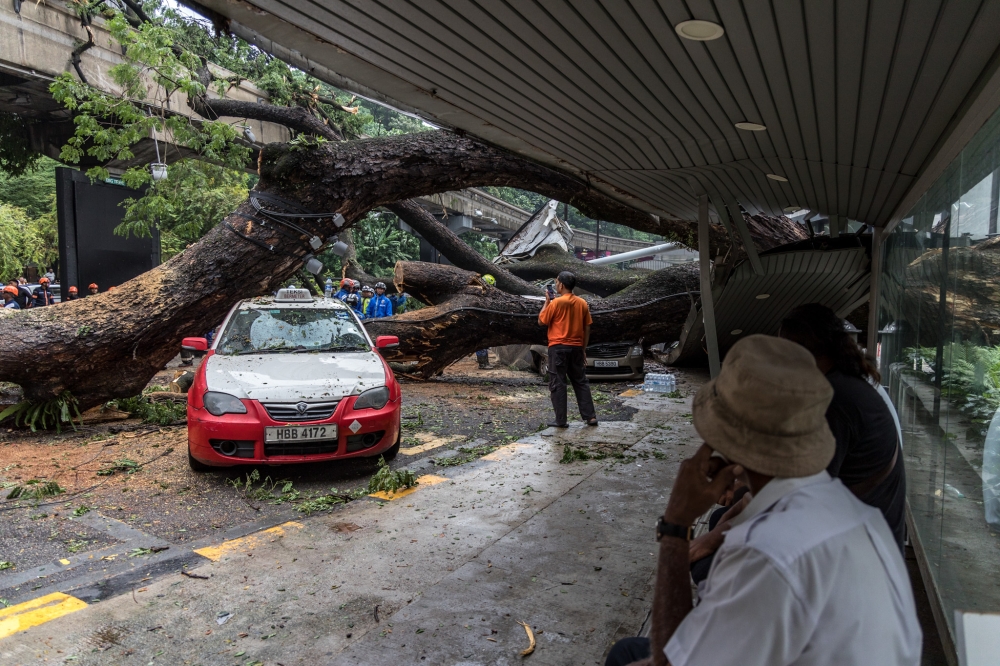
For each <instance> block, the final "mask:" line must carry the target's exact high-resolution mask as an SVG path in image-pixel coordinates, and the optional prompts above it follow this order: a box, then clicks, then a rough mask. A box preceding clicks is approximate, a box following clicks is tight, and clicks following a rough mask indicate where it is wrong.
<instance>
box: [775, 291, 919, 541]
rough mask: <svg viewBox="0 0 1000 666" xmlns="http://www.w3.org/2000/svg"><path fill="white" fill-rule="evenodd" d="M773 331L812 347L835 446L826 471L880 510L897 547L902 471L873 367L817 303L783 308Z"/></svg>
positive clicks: (903, 487) (896, 441)
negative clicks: (827, 393)
mask: <svg viewBox="0 0 1000 666" xmlns="http://www.w3.org/2000/svg"><path fill="white" fill-rule="evenodd" d="M779 335H780V336H781V337H783V338H786V339H788V340H791V341H793V342H797V343H799V344H800V345H802V346H803V347H805V348H806V349H808V350H809V351H810V352H812V355H813V357H814V358H815V359H816V366H817V367H818V368H819V369H820V371H821V372H823V374H825V375H826V379H827V381H829V382H830V385H831V386H833V400H832V401H830V406H829V408H828V409H827V412H826V422H827V424H828V425H829V426H830V430H831V431H832V432H833V436H834V438H835V439H836V441H837V450H836V453H835V454H834V456H833V460H832V461H831V462H830V465H829V466H828V467H827V470H826V471H827V472H829V473H830V476H833V477H836V478H839V479H840V480H841V481H842V482H843V484H844V485H845V486H847V488H848V490H850V491H851V492H852V493H854V495H855V496H856V497H857V498H858V499H860V500H861V501H862V502H864V503H865V504H868V505H869V506H873V507H875V508H876V509H879V510H880V511H881V512H882V515H883V516H885V520H886V522H887V523H889V527H890V528H891V529H892V532H893V535H894V536H895V537H896V541H897V542H898V544H899V547H900V549H902V547H903V539H904V532H905V526H904V504H905V502H906V472H905V469H904V467H903V455H902V450H901V449H900V444H901V442H899V437H898V433H897V431H896V424H895V421H894V420H893V418H892V412H890V411H889V406H888V405H886V403H885V401H884V400H883V399H882V397H881V396H880V395H879V394H878V392H877V391H876V390H875V388H874V386H872V383H871V382H878V381H879V379H880V376H879V373H878V370H877V369H876V368H875V366H874V364H873V363H872V362H871V361H870V360H868V359H867V358H865V356H864V354H863V353H862V351H861V349H860V347H858V344H857V342H855V341H854V339H853V337H851V335H850V334H849V333H848V332H847V331H845V330H844V323H843V320H841V319H840V318H839V317H837V315H836V314H835V313H834V312H833V310H830V309H829V308H827V307H825V306H822V305H819V304H818V303H811V304H808V305H800V306H799V307H797V308H795V309H794V310H792V311H791V312H790V313H788V315H787V316H786V317H785V319H784V320H783V321H782V322H781V330H780V332H779Z"/></svg>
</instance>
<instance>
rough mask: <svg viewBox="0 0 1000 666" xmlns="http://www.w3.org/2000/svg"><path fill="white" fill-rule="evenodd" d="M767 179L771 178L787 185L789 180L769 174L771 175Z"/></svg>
mask: <svg viewBox="0 0 1000 666" xmlns="http://www.w3.org/2000/svg"><path fill="white" fill-rule="evenodd" d="M767 177H768V178H770V179H771V180H776V181H778V182H779V183H787V182H788V179H787V178H785V177H784V176H779V175H778V174H776V173H769V174H767Z"/></svg>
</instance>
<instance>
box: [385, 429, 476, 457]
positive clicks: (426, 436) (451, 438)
mask: <svg viewBox="0 0 1000 666" xmlns="http://www.w3.org/2000/svg"><path fill="white" fill-rule="evenodd" d="M414 437H416V438H417V439H418V440H420V441H421V442H423V444H419V445H417V446H408V447H406V448H405V449H400V450H399V452H400V453H402V454H403V455H405V456H415V455H417V454H418V453H423V452H424V451H431V450H433V449H436V448H439V447H442V446H445V445H446V444H451V443H452V442H457V441H459V440H463V439H465V437H463V436H462V435H448V436H447V437H435V436H434V435H432V434H431V433H427V432H418V433H417V434H416V435H414Z"/></svg>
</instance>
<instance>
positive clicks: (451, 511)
mask: <svg viewBox="0 0 1000 666" xmlns="http://www.w3.org/2000/svg"><path fill="white" fill-rule="evenodd" d="M699 381H700V380H699ZM694 388H695V387H692V386H687V387H685V389H686V390H685V393H687V394H688V395H687V397H686V398H685V399H683V400H680V399H671V398H667V397H665V396H662V395H654V396H649V395H638V396H635V397H630V398H628V403H627V404H629V405H630V406H632V407H635V408H636V409H638V410H639V411H638V412H637V413H636V414H635V415H634V417H633V419H632V421H630V422H608V423H603V424H601V425H600V426H599V427H598V428H586V427H584V426H583V425H582V424H580V423H576V424H574V426H573V427H571V428H569V429H568V430H559V431H543V432H541V433H539V434H537V435H533V436H531V437H527V438H524V439H522V440H520V441H518V442H515V443H512V444H510V445H508V446H505V447H502V448H500V449H498V450H497V451H495V452H493V453H491V454H489V455H487V456H485V457H484V458H482V459H480V460H479V461H477V462H473V463H469V464H467V465H462V466H459V467H455V468H451V469H448V470H447V471H446V472H444V473H440V472H438V473H436V476H434V477H433V478H426V479H425V481H424V482H422V483H421V484H420V485H419V486H417V488H416V490H414V491H413V492H409V493H405V494H398V495H397V496H393V497H392V498H391V499H385V498H366V499H365V500H361V501H356V502H353V503H351V504H349V505H347V506H345V507H343V508H342V509H340V510H338V511H333V512H331V513H326V514H320V515H314V516H312V517H310V518H299V519H297V520H295V521H291V522H286V523H284V524H281V525H277V526H272V527H270V528H269V529H266V530H261V531H259V532H256V533H253V534H250V535H245V536H241V537H239V538H236V539H232V540H229V541H223V542H221V543H217V544H213V545H210V546H205V547H202V548H199V549H197V550H195V551H194V552H195V553H196V554H197V555H196V556H195V557H196V559H195V560H194V561H195V562H196V563H195V564H192V565H191V566H190V567H189V568H187V569H184V571H183V574H182V573H181V572H179V571H178V572H170V573H166V574H163V575H161V576H159V577H154V578H153V580H151V581H150V582H149V583H148V584H146V586H145V587H136V588H134V589H133V590H130V591H127V592H125V593H122V594H119V595H118V596H116V597H114V598H111V599H108V600H106V601H102V602H100V603H96V604H91V605H84V604H83V603H82V602H77V603H74V602H72V601H67V599H64V598H60V599H58V600H52V601H47V602H45V603H46V604H48V606H45V607H46V608H56V609H58V610H53V611H51V612H49V613H48V614H47V615H46V616H45V617H40V616H39V615H38V613H37V609H38V607H39V606H38V604H37V603H36V605H35V607H34V610H35V611H36V612H35V615H33V616H31V618H29V619H30V622H28V621H27V620H26V621H25V622H22V621H21V619H19V618H24V614H25V613H28V612H32V610H31V609H27V610H23V611H22V610H19V608H20V607H19V606H14V607H12V608H9V609H6V611H5V612H6V614H5V615H3V616H0V631H2V628H5V627H14V628H13V630H12V631H10V632H8V633H9V635H8V636H7V637H6V638H0V663H3V664H34V663H39V662H42V663H44V662H46V661H47V662H48V663H62V662H64V661H68V662H69V663H72V664H108V663H122V664H130V663H135V664H149V663H153V664H156V663H161V662H162V663H169V664H203V665H206V666H207V665H209V664H267V665H271V664H278V663H280V664H283V665H284V666H291V665H292V664H373V665H375V664H390V663H391V664H410V663H413V664H421V663H430V664H455V663H467V664H515V663H521V660H522V657H521V652H522V650H525V649H526V648H528V646H529V640H528V635H527V632H526V630H525V628H524V626H522V625H521V624H519V623H520V622H524V623H526V624H527V625H528V626H529V627H530V628H531V631H532V634H533V635H534V639H535V640H536V647H535V649H534V652H533V654H532V655H531V657H530V658H529V659H530V660H531V662H532V663H536V664H569V663H572V664H600V663H603V657H604V654H605V653H606V652H607V650H608V649H609V647H610V646H611V644H612V643H613V642H614V641H615V640H617V639H618V638H621V637H623V636H628V635H634V634H636V633H637V632H638V631H639V629H640V627H641V626H642V625H643V623H644V621H645V619H646V616H647V613H648V611H649V607H650V604H651V583H652V576H653V574H654V571H655V561H656V560H655V549H654V546H655V542H654V539H653V529H654V525H655V521H656V517H657V516H658V515H659V514H660V512H662V510H663V508H664V506H665V503H666V499H667V495H668V493H669V490H670V485H671V483H672V481H673V478H674V474H675V472H676V470H677V465H678V464H679V462H680V461H681V460H682V459H683V458H685V457H687V456H688V455H690V454H691V453H693V452H694V450H695V444H697V442H698V440H697V436H696V435H695V433H694V430H693V427H692V425H691V420H690V402H691V394H693V390H694ZM595 455H604V456H607V457H603V458H600V459H588V458H591V457H592V456H595ZM564 460H565V461H567V462H561V461H564ZM70 599H72V597H70ZM5 623H6V624H5ZM14 623H17V624H16V625H15V624H14ZM2 635H3V633H0V636H2Z"/></svg>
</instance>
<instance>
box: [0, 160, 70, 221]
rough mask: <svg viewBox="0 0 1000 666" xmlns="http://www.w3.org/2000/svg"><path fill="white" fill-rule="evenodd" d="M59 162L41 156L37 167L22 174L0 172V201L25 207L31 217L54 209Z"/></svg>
mask: <svg viewBox="0 0 1000 666" xmlns="http://www.w3.org/2000/svg"><path fill="white" fill-rule="evenodd" d="M58 166H61V165H60V164H59V162H56V161H55V160H52V159H49V158H48V157H43V156H39V160H38V166H37V168H36V169H34V170H32V171H29V172H27V173H24V174H22V175H20V176H11V175H7V174H3V173H0V202H2V203H7V204H10V205H12V206H17V207H18V208H23V209H24V211H25V212H26V213H27V214H28V216H29V217H41V216H42V215H45V214H47V213H50V212H51V211H53V210H54V208H53V202H54V200H55V197H56V167H58Z"/></svg>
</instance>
